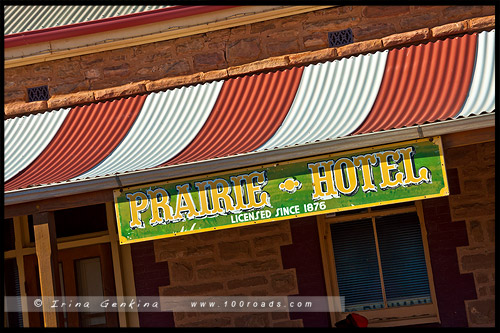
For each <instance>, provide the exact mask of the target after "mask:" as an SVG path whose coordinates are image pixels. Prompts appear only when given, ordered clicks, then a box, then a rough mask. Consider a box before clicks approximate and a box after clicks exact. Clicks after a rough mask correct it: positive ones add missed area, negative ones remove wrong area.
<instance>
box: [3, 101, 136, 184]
mask: <svg viewBox="0 0 500 333" xmlns="http://www.w3.org/2000/svg"><path fill="white" fill-rule="evenodd" d="M145 99H146V96H135V97H130V98H123V99H119V100H115V101H110V102H104V103H98V104H92V105H87V106H78V107H75V108H74V109H72V110H71V111H70V112H69V114H68V116H67V117H66V119H65V120H64V123H63V124H62V126H61V128H60V129H59V131H58V132H57V134H56V135H55V136H54V138H53V139H52V141H51V142H50V143H49V145H48V146H47V147H46V148H45V150H44V151H43V152H42V153H41V154H40V155H39V156H38V157H37V158H36V159H35V160H34V161H33V162H32V163H31V164H30V165H29V166H28V167H27V168H25V169H24V170H23V171H21V172H20V173H18V174H17V175H16V176H15V177H14V178H12V179H11V180H9V181H8V182H7V183H6V184H5V186H4V191H11V190H14V189H19V188H25V187H28V186H33V185H40V184H50V183H55V182H60V181H66V180H68V179H71V178H73V177H76V176H78V175H80V174H82V173H84V172H86V171H88V170H90V169H91V168H93V167H94V166H96V165H97V164H98V163H100V162H101V161H102V160H103V159H104V158H105V157H106V156H108V155H109V154H110V153H111V152H112V151H113V150H114V149H115V148H116V146H117V145H118V144H119V143H120V142H121V141H122V140H123V138H124V137H125V135H126V134H127V132H128V130H129V129H130V127H131V126H132V124H133V123H134V121H135V119H136V118H137V115H138V114H139V112H140V110H141V108H142V106H143V104H144V101H145Z"/></svg>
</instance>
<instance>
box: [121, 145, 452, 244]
mask: <svg viewBox="0 0 500 333" xmlns="http://www.w3.org/2000/svg"><path fill="white" fill-rule="evenodd" d="M445 172H446V171H445V166H444V159H443V152H442V145H441V138H440V137H434V138H429V139H419V140H413V141H407V142H401V143H395V144H390V145H385V146H379V147H371V148H364V149H358V150H353V151H347V152H339V153H335V154H330V155H324V156H317V157H313V158H308V159H301V160H294V161H287V162H283V163H274V164H270V165H265V166H262V167H255V168H248V169H241V170H235V171H232V172H225V173H218V174H212V175H206V176H201V177H196V178H189V179H182V180H176V181H168V182H163V183H157V184H151V185H143V186H136V187H131V188H124V189H120V190H115V191H114V197H115V211H116V217H117V221H118V230H119V236H120V243H121V244H127V243H133V242H139V241H146V240H152V239H158V238H164V237H171V236H178V235H184V234H191V233H197V232H204V231H209V230H217V229H222V228H230V227H236V226H244V225H250V224H255V223H262V222H271V221H277V220H283V219H290V218H295V217H301V216H309V215H318V214H326V213H330V212H337V211H344V210H350V209H358V208H363V207H370V206H377V205H383V204H392V203H398V202H403V201H413V200H418V199H424V198H431V197H438V196H445V195H448V184H447V181H446V173H445Z"/></svg>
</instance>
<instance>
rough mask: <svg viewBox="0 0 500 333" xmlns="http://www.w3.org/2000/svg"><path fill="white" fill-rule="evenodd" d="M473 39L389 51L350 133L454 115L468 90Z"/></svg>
mask: <svg viewBox="0 0 500 333" xmlns="http://www.w3.org/2000/svg"><path fill="white" fill-rule="evenodd" d="M476 44H477V35H476V34H473V35H465V36H463V37H460V38H449V39H446V40H440V41H436V42H434V43H427V44H421V45H415V46H409V47H403V48H401V49H394V50H391V52H389V55H388V57H387V64H386V67H385V73H384V79H383V80H382V84H381V86H380V90H379V92H378V96H377V100H376V101H375V104H374V105H373V108H372V110H371V111H370V114H369V115H368V117H367V118H366V120H365V121H364V123H363V125H361V126H360V128H358V129H357V130H356V131H354V132H353V133H352V134H353V135H356V134H361V133H368V132H377V131H381V130H389V129H392V128H400V127H403V126H411V125H416V124H423V123H424V122H426V121H436V120H443V119H447V118H450V117H452V116H454V115H456V114H457V112H458V111H459V110H460V108H461V107H462V105H463V103H464V101H465V98H466V96H467V92H468V91H469V87H470V83H471V78H472V72H473V69H474V59H475V55H476Z"/></svg>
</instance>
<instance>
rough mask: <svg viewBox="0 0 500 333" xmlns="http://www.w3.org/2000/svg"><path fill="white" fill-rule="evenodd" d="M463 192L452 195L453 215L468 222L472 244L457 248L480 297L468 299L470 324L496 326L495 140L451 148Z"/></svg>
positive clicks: (449, 160) (448, 159)
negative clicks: (472, 277)
mask: <svg viewBox="0 0 500 333" xmlns="http://www.w3.org/2000/svg"><path fill="white" fill-rule="evenodd" d="M445 163H446V166H447V168H456V170H457V176H458V180H459V185H460V191H459V193H456V194H453V195H450V197H449V201H450V211H451V218H452V220H453V222H454V223H465V225H466V226H467V234H468V240H469V244H468V245H467V246H461V247H459V248H457V255H458V264H459V268H460V272H461V273H462V274H472V275H473V276H474V281H475V286H476V293H477V299H468V300H466V301H465V306H466V309H467V318H468V322H469V326H470V327H485V326H487V327H491V326H495V142H494V141H492V142H486V143H482V144H475V145H468V146H463V147H456V148H450V149H448V150H447V151H446V152H445Z"/></svg>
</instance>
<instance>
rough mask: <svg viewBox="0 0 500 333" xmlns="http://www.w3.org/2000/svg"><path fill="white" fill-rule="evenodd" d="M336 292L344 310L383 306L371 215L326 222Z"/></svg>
mask: <svg viewBox="0 0 500 333" xmlns="http://www.w3.org/2000/svg"><path fill="white" fill-rule="evenodd" d="M330 230H331V235H332V243H333V253H334V256H335V269H336V273H337V284H338V287H339V295H340V296H344V297H345V299H344V305H345V311H346V312H350V311H361V310H369V309H378V308H383V307H384V300H383V296H382V287H381V282H380V273H379V267H378V259H377V250H376V246H375V236H374V232H373V227H372V221H371V219H364V220H358V221H349V222H343V223H334V224H331V225H330Z"/></svg>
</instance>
